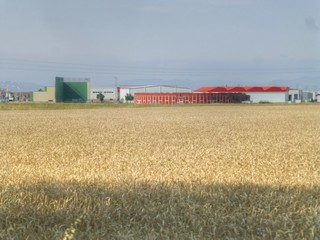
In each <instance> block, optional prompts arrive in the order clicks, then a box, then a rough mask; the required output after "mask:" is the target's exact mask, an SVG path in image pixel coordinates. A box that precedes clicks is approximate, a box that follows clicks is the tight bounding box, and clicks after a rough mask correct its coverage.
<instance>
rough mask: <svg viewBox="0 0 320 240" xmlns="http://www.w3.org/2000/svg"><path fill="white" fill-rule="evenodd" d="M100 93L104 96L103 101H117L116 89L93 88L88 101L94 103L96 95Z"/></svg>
mask: <svg viewBox="0 0 320 240" xmlns="http://www.w3.org/2000/svg"><path fill="white" fill-rule="evenodd" d="M99 93H102V94H103V95H104V100H109V101H111V100H118V91H117V88H94V89H91V91H90V100H92V101H96V100H97V95H98V94H99Z"/></svg>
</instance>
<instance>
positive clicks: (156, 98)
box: [134, 92, 250, 104]
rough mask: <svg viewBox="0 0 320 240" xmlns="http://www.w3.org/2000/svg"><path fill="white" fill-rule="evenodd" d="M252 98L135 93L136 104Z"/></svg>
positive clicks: (215, 101)
mask: <svg viewBox="0 0 320 240" xmlns="http://www.w3.org/2000/svg"><path fill="white" fill-rule="evenodd" d="M248 100H250V98H249V96H248V95H246V94H243V93H188V92H185V93H182V92H177V93H135V94H134V103H135V104H209V103H241V102H243V101H248Z"/></svg>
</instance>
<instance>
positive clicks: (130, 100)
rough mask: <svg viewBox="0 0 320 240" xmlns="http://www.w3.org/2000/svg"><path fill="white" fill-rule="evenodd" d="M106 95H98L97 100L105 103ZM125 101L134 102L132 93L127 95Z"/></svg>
mask: <svg viewBox="0 0 320 240" xmlns="http://www.w3.org/2000/svg"><path fill="white" fill-rule="evenodd" d="M104 97H105V96H104V95H103V94H102V93H98V94H97V99H98V100H99V101H100V102H103V101H104ZM125 99H126V102H132V101H133V100H134V97H133V96H132V94H130V93H127V94H126V96H125Z"/></svg>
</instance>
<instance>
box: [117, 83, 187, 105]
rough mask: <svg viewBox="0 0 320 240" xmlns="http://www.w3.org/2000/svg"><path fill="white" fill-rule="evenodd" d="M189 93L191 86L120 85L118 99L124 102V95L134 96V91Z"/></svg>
mask: <svg viewBox="0 0 320 240" xmlns="http://www.w3.org/2000/svg"><path fill="white" fill-rule="evenodd" d="M183 92H189V93H191V92H192V90H191V88H185V87H177V86H170V85H147V86H122V87H120V94H119V95H120V96H119V97H120V101H121V102H126V95H132V96H135V93H183Z"/></svg>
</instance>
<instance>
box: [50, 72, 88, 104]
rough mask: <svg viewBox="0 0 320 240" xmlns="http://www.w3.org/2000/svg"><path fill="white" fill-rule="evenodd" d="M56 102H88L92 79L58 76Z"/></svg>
mask: <svg viewBox="0 0 320 240" xmlns="http://www.w3.org/2000/svg"><path fill="white" fill-rule="evenodd" d="M55 96H56V102H87V101H89V98H90V79H88V78H63V77H56V94H55Z"/></svg>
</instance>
